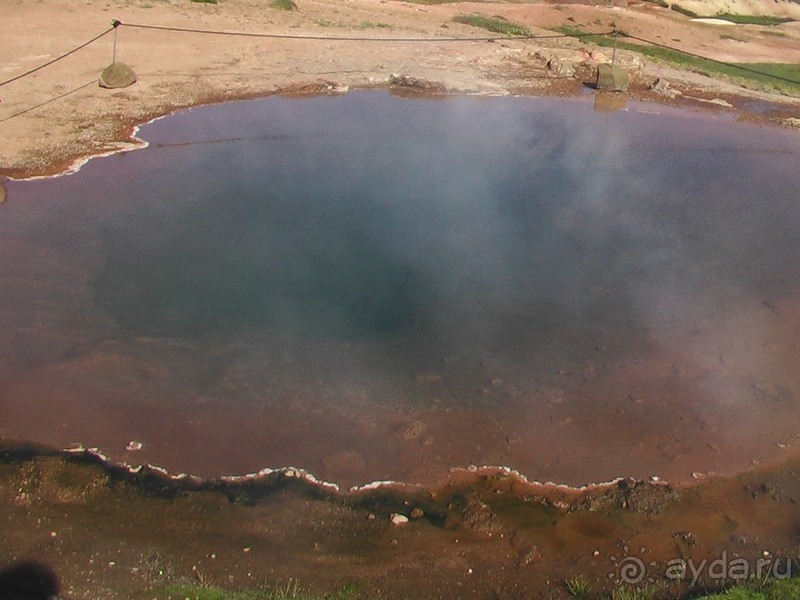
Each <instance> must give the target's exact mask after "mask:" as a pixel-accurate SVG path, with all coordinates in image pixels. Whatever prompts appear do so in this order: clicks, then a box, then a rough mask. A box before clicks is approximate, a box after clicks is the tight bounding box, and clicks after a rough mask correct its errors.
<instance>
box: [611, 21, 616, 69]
mask: <svg viewBox="0 0 800 600" xmlns="http://www.w3.org/2000/svg"><path fill="white" fill-rule="evenodd" d="M613 35H614V51H613V52H612V53H611V66H612V67H613V66H614V65H615V64H617V29H616V27H615V28H614V34H613Z"/></svg>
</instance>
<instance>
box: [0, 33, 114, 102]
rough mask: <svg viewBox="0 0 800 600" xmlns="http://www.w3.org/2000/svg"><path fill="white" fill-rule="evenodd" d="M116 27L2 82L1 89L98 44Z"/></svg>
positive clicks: (0, 83)
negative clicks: (90, 45) (98, 41)
mask: <svg viewBox="0 0 800 600" xmlns="http://www.w3.org/2000/svg"><path fill="white" fill-rule="evenodd" d="M116 27H117V26H116V25H114V26H112V27H109V28H108V29H106V30H105V31H104V32H103V33H101V34H99V35H96V36H94V37H93V38H92V39H90V40H89V41H88V42H84V43H83V44H81V45H80V46H76V47H75V48H73V49H72V50H70V51H69V52H66V53H64V54H62V55H61V56H57V57H55V58H54V59H52V60H49V61H47V62H46V63H44V64H42V65H39V66H38V67H35V68H33V69H31V70H30V71H25V72H24V73H20V74H19V75H17V76H16V77H12V78H11V79H7V80H6V81H2V82H0V87H3V86H4V85H8V84H9V83H11V82H12V81H17V80H18V79H22V78H23V77H27V76H28V75H33V74H34V73H36V72H37V71H41V70H42V69H44V68H45V67H49V66H50V65H52V64H53V63H56V62H58V61H60V60H63V59H65V58H67V57H68V56H70V55H71V54H75V53H76V52H77V51H78V50H82V49H83V48H86V46H88V45H89V44H93V43H94V42H96V41H97V40H99V39H100V38H102V37H103V36H105V35H108V34H109V33H111V32H112V31H114V30H115V29H116Z"/></svg>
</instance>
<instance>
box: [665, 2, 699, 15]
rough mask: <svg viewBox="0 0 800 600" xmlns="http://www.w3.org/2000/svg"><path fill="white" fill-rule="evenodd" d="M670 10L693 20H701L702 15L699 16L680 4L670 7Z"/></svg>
mask: <svg viewBox="0 0 800 600" xmlns="http://www.w3.org/2000/svg"><path fill="white" fill-rule="evenodd" d="M670 8H671V9H672V10H674V11H675V12H677V13H681V14H682V15H686V16H687V17H690V18H692V19H699V18H700V15H698V14H697V13H696V12H694V11H693V10H689V9H688V8H683V7H682V6H681V5H680V4H673V5H672V6H670Z"/></svg>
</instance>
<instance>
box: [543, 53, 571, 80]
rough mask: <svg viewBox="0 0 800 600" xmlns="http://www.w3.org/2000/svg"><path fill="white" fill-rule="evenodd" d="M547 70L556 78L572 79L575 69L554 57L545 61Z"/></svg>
mask: <svg viewBox="0 0 800 600" xmlns="http://www.w3.org/2000/svg"><path fill="white" fill-rule="evenodd" d="M547 69H548V70H549V71H550V72H551V73H552V74H553V75H555V76H556V77H572V76H573V75H575V67H573V66H572V65H571V64H570V63H568V62H566V61H563V60H560V59H558V58H556V57H555V56H554V57H552V58H551V59H550V60H548V61H547Z"/></svg>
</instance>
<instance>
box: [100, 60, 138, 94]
mask: <svg viewBox="0 0 800 600" xmlns="http://www.w3.org/2000/svg"><path fill="white" fill-rule="evenodd" d="M134 83H136V73H134V72H133V69H131V68H130V67H129V66H128V65H126V64H125V63H121V62H115V63H111V64H110V65H108V66H107V67H106V68H105V69H103V72H102V73H100V87H102V88H109V89H115V88H124V87H128V86H129V85H133V84H134Z"/></svg>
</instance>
